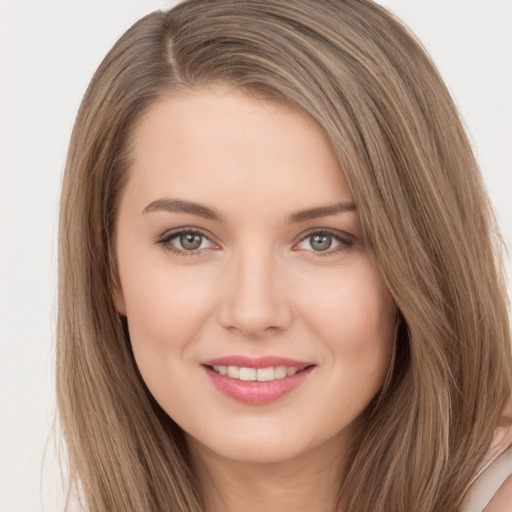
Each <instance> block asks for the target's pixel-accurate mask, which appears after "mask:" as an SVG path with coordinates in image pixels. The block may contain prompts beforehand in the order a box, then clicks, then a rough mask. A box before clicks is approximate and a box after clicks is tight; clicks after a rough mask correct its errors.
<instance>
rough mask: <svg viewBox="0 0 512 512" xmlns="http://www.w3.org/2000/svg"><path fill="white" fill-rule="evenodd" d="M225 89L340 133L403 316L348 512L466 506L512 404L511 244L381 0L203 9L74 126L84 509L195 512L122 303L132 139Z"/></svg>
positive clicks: (113, 80) (430, 70)
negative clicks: (207, 88)
mask: <svg viewBox="0 0 512 512" xmlns="http://www.w3.org/2000/svg"><path fill="white" fill-rule="evenodd" d="M219 82H221V83H225V84H228V85H229V86H230V87H233V88H235V89H241V90H244V91H247V92H249V93H250V94H253V95H256V96H261V97H263V98H268V99H271V100H276V101H283V102H286V103H288V104H291V105H293V106H294V107H295V108H297V109H299V110H301V111H302V112H304V113H305V114H306V115H308V116H309V117H310V118H312V119H313V120H314V121H315V122H316V123H317V124H318V126H320V127H321V129H322V130H323V131H324V133H325V134H326V136H327V138H328V140H329V141H330V143H331V145H332V148H333V150H334V152H335V154H336V155H337V157H338V158H339V161H340V164H341V166H342V168H343V169H344V171H345V173H346V177H347V179H348V182H349V184H350V187H351V190H352V192H353V196H354V199H355V202H356V206H357V210H358V212H359V215H360V219H361V223H362V226H363V230H364V235H365V239H366V243H367V244H368V247H369V248H370V250H371V251H372V253H373V255H374V258H375V261H376V264H377V266H378V268H379V270H380V272H381V273H382V276H383V277H384V279H385V282H386V284H387V286H388V287H389V290H390V291H391V294H392V295H393V298H394V300H395V303H396V305H397V309H398V311H399V321H398V324H397V339H396V347H395V358H394V361H393V372H392V374H391V376H390V378H389V380H388V381H387V382H386V385H385V386H384V388H383V389H382V391H381V393H380V394H379V396H377V397H375V399H374V401H373V402H372V403H371V404H370V406H369V408H368V410H367V411H366V413H365V423H364V427H363V429H362V431H361V433H360V435H359V437H358V439H357V441H356V443H354V446H353V447H352V452H351V457H350V463H349V467H348V473H347V476H346V479H345V481H344V482H343V483H342V484H341V483H340V489H339V504H340V508H339V510H340V511H341V510H343V512H359V511H362V510H364V511H368V512H370V511H371V512H389V511H394V512H399V511H403V512H410V511H413V510H414V511H416V512H452V511H454V510H455V509H456V507H457V506H458V504H459V503H460V501H461V499H462V496H463V494H464V492H465V489H466V488H467V486H468V483H469V481H470V480H471V477H472V475H473V473H474V471H475V468H476V467H477V465H478V463H479V461H480V459H481V458H482V457H483V455H484V454H485V452H486V450H487V448H488V446H489V443H490V441H491V437H492V433H493V430H494V428H495V426H496V424H497V422H498V420H499V418H500V415H501V413H502V411H503V409H504V407H505V405H506V403H507V401H508V400H509V399H510V394H511V389H512V383H511V379H512V377H511V367H512V366H511V364H512V363H511V354H510V330H509V324H508V314H507V305H506V290H505V285H504V280H503V277H502V269H501V263H500V262H501V259H500V252H501V241H500V238H499V235H498V232H497V229H496V225H495V221H494V219H493V215H492V211H491V208H490V206H489V201H488V199H487V196H486V192H485V189H484V186H483V183H482V178H481V176H480V172H479V169H478V167H477V164H476V162H475V158H474V156H473V153H472V150H471V147H470V144H469V142H468V139H467V136H466V134H465V132H464V130H463V127H462V123H461V121H460V119H459V117H458V114H457V111H456V109H455V107H454V104H453V102H452V100H451V98H450V95H449V93H448V91H447V89H446V87H445V85H444V83H443V81H442V80H441V78H440V76H439V74H438V72H437V71H436V69H435V67H434V65H433V64H432V62H431V60H430V59H429V57H428V56H427V54H426V52H425V50H424V49H423V48H422V47H421V45H420V44H419V43H418V41H417V40H416V39H415V38H414V36H412V35H411V34H410V33H409V31H408V30H407V29H406V28H405V27H404V26H403V25H402V24H401V23H400V22H399V21H398V20H397V19H396V18H395V17H394V16H393V15H392V14H390V13H389V12H388V11H386V10H385V9H383V8H382V7H380V6H378V5H376V4H374V3H373V2H371V1H370V0H313V1H310V0H284V1H281V0H279V1H277V0H256V1H255V0H213V1H209V2H204V1H200V0H190V1H186V2H183V3H181V4H179V5H178V6H176V7H175V8H173V9H171V10H170V11H167V12H163V11H157V12H154V13H152V14H150V15H148V16H146V17H145V18H143V19H141V20H140V21H138V22H137V23H136V24H135V25H133V26H132V27H131V28H130V29H129V30H128V31H127V32H126V33H125V34H124V35H123V36H122V37H121V38H120V40H119V41H118V42H117V43H116V44H115V46H114V47H113V48H112V50H111V51H110V52H109V53H108V55H107V56H106V57H105V59H104V60H103V62H102V63H101V65H100V67H99V69H98V70H97V72H96V74H95V75H94V77H93V79H92V81H91V84H90V86H89V88H88V90H87V92H86V95H85V97H84V99H83V102H82V105H81V107H80V110H79V113H78V117H77V120H76V124H75V127H74V131H73V135H72V139H71V143H70V147H69V153H68V160H67V165H66V171H65V176H64V182H63V189H62V199H61V213H60V231H59V304H58V307H59V310H58V336H57V338H58V339H57V391H58V406H59V417H60V422H61V425H62V430H63V434H64V437H65V441H66V444H67V448H68V457H69V468H70V487H69V494H68V497H69V503H71V501H72V500H74V499H75V498H76V499H77V500H78V501H80V502H81V503H82V506H83V508H84V509H86V510H88V511H92V512H104V511H106V510H126V511H140V512H142V511H145V512H147V511H152V512H157V511H174V512H178V511H179V512H192V511H194V512H199V511H201V510H202V500H201V496H200V492H199V489H198V488H197V484H196V480H195V478H194V470H193V467H192V465H191V461H190V457H189V454H188V451H187V446H186V443H185V441H184V437H183V434H182V431H181V429H180V428H179V427H178V426H177V425H176V424H175V423H174V422H173V421H172V419H171V418H169V417H168V416H167V415H166V414H165V413H164V412H163V411H162V410H161V409H160V407H159V406H158V404H157V403H156V402H155V400H154V399H153V398H152V397H151V395H150V393H149V392H148V391H147V389H146V387H145V385H144V383H143V381H142V379H141V377H140V375H139V373H138V370H137V367H136V365H135V362H134V358H133V354H132V352H131V347H130V341H129V337H128V332H127V326H126V324H125V323H124V320H123V319H121V318H120V317H119V315H118V314H117V312H116V310H115V308H114V305H113V301H112V291H111V281H112V269H113V268H115V259H116V258H115V253H114V251H113V247H114V243H115V236H116V233H115V227H116V212H117V206H118V199H119V195H120V192H121V190H122V189H123V184H124V183H125V181H126V175H127V173H128V172H129V164H130V152H129V141H130V134H131V130H132V128H133V126H134V125H135V124H136V123H137V120H138V119H140V117H141V116H142V115H143V114H144V112H145V111H146V110H147V109H148V107H149V106H150V105H152V104H153V103H154V102H156V101H158V100H159V98H162V97H164V96H169V95H172V94H175V93H177V92H179V91H183V90H187V89H190V88H193V87H197V86H199V85H208V84H213V83H219Z"/></svg>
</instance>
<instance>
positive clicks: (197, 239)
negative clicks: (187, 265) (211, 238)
mask: <svg viewBox="0 0 512 512" xmlns="http://www.w3.org/2000/svg"><path fill="white" fill-rule="evenodd" d="M201 238H202V237H201V235H195V234H193V233H187V234H186V235H181V236H180V243H181V246H182V247H183V248H184V249H187V250H188V251H193V250H194V249H199V247H200V246H201Z"/></svg>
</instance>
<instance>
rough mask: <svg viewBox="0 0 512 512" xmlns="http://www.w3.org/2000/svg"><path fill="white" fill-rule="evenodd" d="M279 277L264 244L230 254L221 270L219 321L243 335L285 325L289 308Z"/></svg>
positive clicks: (279, 270) (267, 331) (275, 260)
mask: <svg viewBox="0 0 512 512" xmlns="http://www.w3.org/2000/svg"><path fill="white" fill-rule="evenodd" d="M282 277H283V276H282V268H281V267H280V263H279V261H277V258H276V256H275V255H274V254H273V251H272V249H271V248H269V247H268V246H266V247H265V246H262V245H261V244H260V245H258V246H256V245H255V244H251V245H250V246H247V247H245V248H244V249H243V250H239V251H237V252H236V253H235V254H233V258H232V260H231V261H230V263H229V265H228V266H227V268H226V273H225V278H226V286H225V289H224V292H223V301H222V307H221V322H222V324H223V325H224V326H225V327H227V328H229V329H235V330H237V331H239V332H241V333H243V334H245V335H247V336H248V335H251V336H257V335H261V334H264V333H269V332H275V331H278V330H282V329H283V328H285V327H287V325H288V324H289V322H290V319H291V310H290V304H289V301H288V297H287V293H286V289H285V288H284V287H283V282H282Z"/></svg>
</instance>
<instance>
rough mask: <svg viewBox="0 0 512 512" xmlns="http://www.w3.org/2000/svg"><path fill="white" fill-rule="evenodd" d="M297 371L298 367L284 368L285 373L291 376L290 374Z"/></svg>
mask: <svg viewBox="0 0 512 512" xmlns="http://www.w3.org/2000/svg"><path fill="white" fill-rule="evenodd" d="M298 371H299V369H298V368H293V367H291V368H286V375H287V376H288V377H291V376H292V375H295V374H296V373H297V372H298Z"/></svg>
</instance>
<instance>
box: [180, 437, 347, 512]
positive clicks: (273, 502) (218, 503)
mask: <svg viewBox="0 0 512 512" xmlns="http://www.w3.org/2000/svg"><path fill="white" fill-rule="evenodd" d="M335 441H336V440H330V441H329V442H327V443H325V446H321V447H315V448H314V449H312V450H310V451H309V452H306V453H302V454H301V455H299V456H297V457H295V458H293V459H291V460H286V461H279V462H268V463H264V462H263V463H262V462H256V463H255V462H251V461H234V460H231V459H225V458H222V457H221V456H219V455H218V454H216V453H214V452H212V451H210V450H209V449H208V448H206V447H204V446H203V445H199V444H198V443H197V441H190V440H189V445H190V449H191V450H190V451H191V453H192V458H193V461H194V466H195V467H196V472H197V476H198V478H199V482H200V488H201V490H202V494H203V499H204V502H205V511H206V512H234V511H239V510H244V511H246V512H268V511H269V510H293V511H294V512H317V511H318V512H327V511H333V510H334V509H335V506H336V503H337V499H338V493H339V489H340V485H341V482H342V480H343V475H344V466H345V464H344V458H343V454H344V453H346V450H341V447H340V443H339V442H337V443H336V442H335Z"/></svg>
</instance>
